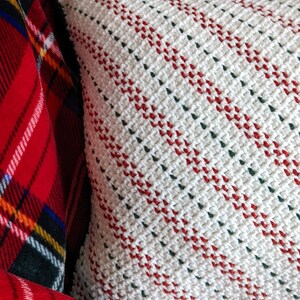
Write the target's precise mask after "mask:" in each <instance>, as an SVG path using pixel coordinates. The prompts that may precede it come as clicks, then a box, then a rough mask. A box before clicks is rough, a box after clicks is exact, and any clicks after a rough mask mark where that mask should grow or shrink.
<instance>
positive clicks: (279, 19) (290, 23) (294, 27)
mask: <svg viewBox="0 0 300 300" xmlns="http://www.w3.org/2000/svg"><path fill="white" fill-rule="evenodd" d="M232 2H233V3H235V4H240V5H241V6H242V7H243V8H249V9H250V10H252V11H253V12H254V13H259V15H261V16H262V17H267V18H269V19H270V20H271V21H272V22H273V23H275V24H276V23H279V25H280V26H281V27H283V28H288V29H290V31H291V32H292V33H294V34H296V33H299V32H300V24H299V23H296V22H295V20H293V19H291V18H289V19H285V18H284V17H283V16H282V15H279V16H276V15H275V13H274V12H273V11H272V10H270V9H267V8H265V7H263V6H262V5H257V6H256V5H255V3H252V2H246V1H245V0H232Z"/></svg>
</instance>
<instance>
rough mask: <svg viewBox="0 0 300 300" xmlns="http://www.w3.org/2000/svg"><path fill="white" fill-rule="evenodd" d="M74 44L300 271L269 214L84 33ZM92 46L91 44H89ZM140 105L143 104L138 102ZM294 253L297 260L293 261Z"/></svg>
mask: <svg viewBox="0 0 300 300" xmlns="http://www.w3.org/2000/svg"><path fill="white" fill-rule="evenodd" d="M72 34H73V35H74V38H75V40H76V41H78V42H80V43H84V46H85V47H88V49H89V51H90V53H91V54H92V55H93V56H94V58H95V59H98V61H99V63H100V65H103V66H104V69H105V71H107V72H108V74H109V76H110V77H111V78H114V82H115V84H116V85H117V86H120V90H121V91H122V93H123V94H128V97H129V101H130V102H133V103H135V104H134V107H135V109H136V110H137V111H141V112H142V115H143V118H144V119H146V120H149V121H150V124H151V126H152V127H153V128H157V129H158V130H159V133H160V135H161V136H162V137H165V138H166V141H167V142H168V144H169V145H170V146H171V147H172V148H173V150H174V152H175V153H176V154H177V155H178V156H181V155H182V156H183V157H185V161H186V163H187V165H189V164H192V165H194V167H193V171H194V172H195V173H196V174H200V173H201V174H203V176H202V178H203V180H204V181H205V182H206V183H210V184H212V185H213V187H214V189H215V190H216V191H217V192H221V193H222V195H223V197H224V198H225V200H226V201H231V202H232V205H233V207H234V209H235V210H237V211H238V210H242V215H243V217H244V218H245V219H252V223H253V224H254V226H255V227H260V228H261V232H262V234H263V235H264V236H266V237H267V236H268V237H269V238H270V239H271V241H272V243H273V245H277V246H278V247H279V249H280V250H281V252H282V253H284V254H285V255H287V256H288V261H289V262H290V263H292V264H293V263H295V262H296V264H297V270H298V271H300V257H299V254H300V250H299V249H298V248H296V247H294V246H295V242H294V241H293V240H287V234H286V233H285V232H284V231H282V230H280V229H278V228H277V223H276V222H275V221H274V220H268V215H267V214H265V213H264V212H261V211H259V210H258V206H256V205H255V204H254V203H252V204H250V203H247V202H248V200H249V197H248V196H247V195H245V194H242V193H241V192H239V188H238V187H237V186H235V185H232V184H228V182H229V181H230V179H229V178H227V177H226V176H224V175H222V174H219V170H218V169H217V168H216V167H209V164H210V162H209V161H208V160H207V159H206V158H205V157H203V158H202V159H200V157H199V155H200V151H199V150H198V149H190V148H189V146H190V143H189V142H188V141H187V140H186V139H183V138H181V137H180V136H181V135H182V133H181V132H180V131H178V130H176V127H175V125H174V124H172V123H171V122H170V121H168V120H166V119H165V116H163V115H162V114H161V113H159V112H158V111H157V108H156V107H154V106H153V105H151V106H148V105H147V104H146V103H147V101H148V99H147V98H146V97H145V96H143V95H142V91H141V90H140V89H139V88H138V87H136V86H135V84H134V82H133V81H132V80H131V79H128V78H127V76H126V74H125V73H124V72H121V71H120V66H118V65H115V64H114V61H113V59H112V58H109V55H108V53H106V52H104V51H102V49H101V48H100V47H98V50H99V52H98V51H97V52H96V51H95V50H94V49H93V46H92V44H93V45H95V42H94V41H92V40H91V39H87V40H85V38H84V37H83V34H82V33H81V32H79V34H77V33H76V32H74V31H72ZM91 43H92V44H91ZM141 102H143V103H141ZM295 254H296V255H297V257H296V258H295V257H294V256H295Z"/></svg>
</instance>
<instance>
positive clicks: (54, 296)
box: [0, 270, 73, 300]
mask: <svg viewBox="0 0 300 300" xmlns="http://www.w3.org/2000/svg"><path fill="white" fill-rule="evenodd" d="M0 291H1V299H5V300H10V299H18V300H22V299H24V300H40V299H43V300H71V299H73V298H71V297H69V296H66V295H63V294H61V293H58V292H55V291H53V290H51V289H47V288H44V287H42V286H40V285H38V284H35V283H32V282H30V281H28V280H25V279H23V278H20V277H17V276H14V275H12V274H10V273H7V272H5V271H3V270H0Z"/></svg>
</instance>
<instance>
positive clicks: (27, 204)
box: [0, 0, 89, 299]
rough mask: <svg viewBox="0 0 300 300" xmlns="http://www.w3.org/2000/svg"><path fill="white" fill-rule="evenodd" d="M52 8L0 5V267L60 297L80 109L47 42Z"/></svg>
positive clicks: (77, 198) (82, 197)
mask: <svg viewBox="0 0 300 300" xmlns="http://www.w3.org/2000/svg"><path fill="white" fill-rule="evenodd" d="M54 4H55V2H50V4H49V3H48V2H47V1H43V2H40V1H35V0H34V1H32V0H24V1H18V0H7V1H1V2H0V40H1V41H3V42H2V43H0V113H1V123H0V126H1V127H0V269H2V270H5V271H8V272H10V273H13V274H15V275H17V276H20V277H22V278H25V279H28V280H30V281H33V282H36V283H38V284H41V285H43V286H45V287H49V288H51V289H54V290H58V291H62V290H63V288H64V276H65V262H66V247H67V246H66V235H67V234H68V236H70V237H71V238H69V239H68V249H69V251H70V260H71V263H69V264H68V265H69V266H70V268H69V269H68V270H67V271H68V274H71V273H72V265H73V264H72V261H74V260H75V259H76V255H77V252H78V249H79V246H80V244H81V243H82V241H83V238H84V234H85V230H86V227H87V225H85V224H87V222H88V214H89V211H88V205H86V202H87V201H86V200H88V199H89V187H88V180H87V175H86V169H85V161H84V153H83V134H82V131H83V130H82V121H81V120H82V109H81V105H82V103H81V101H80V100H81V98H80V97H79V96H78V95H79V94H80V93H79V92H78V90H77V89H76V85H77V84H74V80H73V78H72V73H71V71H70V69H69V68H68V67H67V66H66V63H65V61H64V59H63V56H62V54H61V52H60V50H59V47H58V43H57V41H56V39H55V38H54V34H53V30H52V26H53V24H55V23H53V20H54V18H53V9H52V6H53V5H54ZM45 12H46V13H47V14H45ZM51 12H52V14H51ZM48 16H49V17H48ZM83 207H84V208H85V209H83ZM74 220H76V222H74ZM78 220H80V222H78ZM78 224H80V227H79V226H78ZM72 237H74V238H72ZM68 274H67V275H68ZM1 276H2V277H1V280H5V276H4V275H3V274H2V273H1ZM68 276H69V275H68ZM7 278H14V277H11V276H8V277H7ZM7 280H8V279H7ZM9 281H16V279H13V280H11V279H9ZM69 281H70V280H69ZM21 282H22V281H21ZM1 293H2V289H1ZM8 299H9V298H8ZM45 299H46V298H45ZM55 299H59V298H55Z"/></svg>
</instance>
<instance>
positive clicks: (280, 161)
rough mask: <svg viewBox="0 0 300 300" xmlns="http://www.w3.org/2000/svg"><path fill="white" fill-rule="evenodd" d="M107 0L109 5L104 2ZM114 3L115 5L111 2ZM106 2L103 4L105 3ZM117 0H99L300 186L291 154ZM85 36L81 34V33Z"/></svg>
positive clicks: (152, 29) (169, 44)
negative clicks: (133, 29) (119, 4)
mask: <svg viewBox="0 0 300 300" xmlns="http://www.w3.org/2000/svg"><path fill="white" fill-rule="evenodd" d="M107 2H108V4H107ZM111 2H115V3H116V4H115V5H111V4H110V3H111ZM105 3H106V4H105ZM117 3H119V1H118V0H112V1H110V0H107V1H102V2H101V4H102V5H106V7H107V8H108V9H112V8H113V11H114V13H115V14H116V15H120V16H121V19H122V20H123V21H125V20H126V23H127V24H128V25H129V26H132V27H133V28H135V30H136V32H137V33H138V34H140V36H141V37H142V38H143V39H145V40H146V41H147V42H148V43H149V45H150V46H151V47H154V48H155V50H156V52H157V53H158V54H160V55H162V56H163V58H164V59H165V61H167V62H169V63H170V64H171V65H172V67H173V69H175V70H178V71H180V75H181V77H182V78H183V79H185V80H186V81H187V82H188V83H189V84H190V85H192V86H196V87H198V88H197V92H198V93H199V94H201V95H206V99H207V101H208V102H209V103H211V104H213V103H214V104H216V106H215V108H216V110H217V111H218V112H219V113H223V114H225V116H226V118H227V119H228V121H232V122H233V123H234V125H235V126H236V127H237V128H238V129H239V130H242V131H243V134H244V135H245V137H246V138H247V139H249V140H251V141H253V142H254V144H255V145H256V147H257V148H258V149H262V150H263V153H264V154H265V156H266V157H270V158H273V162H274V164H275V165H276V166H280V167H281V168H282V169H283V172H284V174H285V175H286V176H288V177H291V178H293V181H294V182H295V183H296V185H300V179H299V178H300V177H299V175H300V172H299V168H298V167H299V165H300V163H299V161H297V160H296V159H294V158H292V157H290V156H291V155H290V153H289V152H288V151H287V150H285V149H282V148H281V146H280V143H278V142H277V141H272V140H270V135H269V134H268V133H266V132H260V128H261V126H260V125H259V124H258V123H256V122H251V118H250V116H248V115H247V114H245V113H243V112H242V110H241V109H240V108H239V107H238V106H236V105H232V100H231V99H230V98H229V97H226V96H223V97H222V93H223V92H222V91H221V90H220V88H218V87H217V86H215V84H214V83H213V82H212V81H210V80H209V79H206V78H205V75H204V73H203V72H201V71H197V67H196V66H195V65H193V64H190V63H188V59H187V58H186V57H184V56H182V55H180V52H179V50H177V49H176V48H172V47H171V43H169V42H164V39H163V36H162V35H161V34H159V33H156V32H155V29H154V28H153V27H151V26H148V23H147V22H146V21H144V20H143V19H142V18H141V17H140V16H136V15H134V14H133V13H132V11H130V10H128V9H127V8H126V6H125V5H124V4H122V5H121V7H120V6H118V5H117ZM82 34H83V35H85V34H84V33H82Z"/></svg>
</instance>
